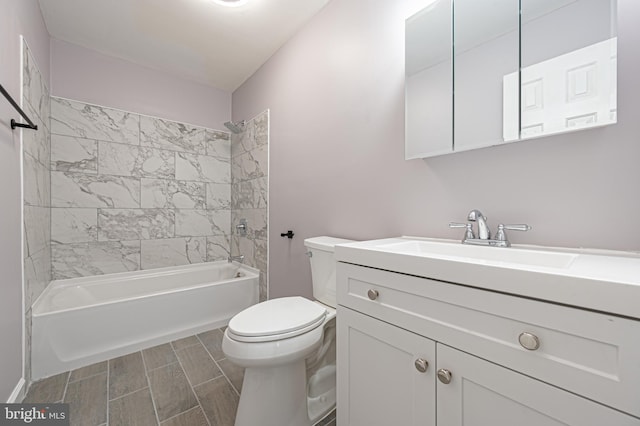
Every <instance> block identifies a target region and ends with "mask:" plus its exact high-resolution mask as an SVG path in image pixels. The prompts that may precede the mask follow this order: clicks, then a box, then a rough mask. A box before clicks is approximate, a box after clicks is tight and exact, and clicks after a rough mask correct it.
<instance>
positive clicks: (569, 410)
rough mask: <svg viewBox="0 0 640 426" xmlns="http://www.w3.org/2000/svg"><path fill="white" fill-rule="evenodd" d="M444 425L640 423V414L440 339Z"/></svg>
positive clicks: (441, 416) (439, 389)
mask: <svg viewBox="0 0 640 426" xmlns="http://www.w3.org/2000/svg"><path fill="white" fill-rule="evenodd" d="M438 369H445V370H448V371H450V372H451V382H450V383H449V384H444V383H442V381H440V380H438V384H437V393H438V403H437V404H438V406H437V410H438V426H462V425H464V426H487V425H491V426H514V425H517V426H560V425H574V426H603V425H616V426H631V425H634V426H638V425H640V419H637V418H635V417H631V416H628V415H626V414H622V413H620V412H619V411H616V410H613V409H611V408H608V407H606V406H604V405H600V404H598V403H596V402H593V401H590V400H587V399H584V398H581V397H579V396H576V395H574V394H572V393H569V392H567V391H564V390H562V389H559V388H556V387H554V386H551V385H547V384H546V383H543V382H540V381H538V380H535V379H532V378H530V377H528V376H524V375H522V374H520V373H516V372H514V371H512V370H509V369H506V368H504V367H501V366H499V365H496V364H493V363H491V362H488V361H485V360H483V359H480V358H477V357H474V356H472V355H469V354H466V353H464V352H460V351H458V350H455V349H452V348H450V347H448V346H444V345H441V344H438Z"/></svg>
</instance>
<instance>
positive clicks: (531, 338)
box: [518, 332, 540, 351]
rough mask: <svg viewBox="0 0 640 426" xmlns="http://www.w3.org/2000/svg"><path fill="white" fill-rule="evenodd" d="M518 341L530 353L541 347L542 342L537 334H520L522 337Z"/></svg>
mask: <svg viewBox="0 0 640 426" xmlns="http://www.w3.org/2000/svg"><path fill="white" fill-rule="evenodd" d="M518 341H519V342H520V345H521V346H522V347H523V348H525V349H527V350H530V351H535V350H536V349H538V348H539V347H540V340H539V339H538V336H536V335H535V334H531V333H526V332H525V333H520V335H519V336H518Z"/></svg>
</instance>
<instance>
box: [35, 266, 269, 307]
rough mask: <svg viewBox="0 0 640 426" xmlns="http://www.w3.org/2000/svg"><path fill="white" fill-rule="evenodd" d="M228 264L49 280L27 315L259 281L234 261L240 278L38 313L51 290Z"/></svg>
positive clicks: (257, 274)
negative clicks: (234, 282) (236, 282)
mask: <svg viewBox="0 0 640 426" xmlns="http://www.w3.org/2000/svg"><path fill="white" fill-rule="evenodd" d="M228 263H229V262H228V261H226V260H216V261H213V262H202V263H197V264H189V265H179V266H166V267H163V268H153V269H142V270H136V271H125V272H114V273H111V274H103V275H92V276H87V277H75V278H65V279H58V280H52V281H51V282H50V283H49V284H48V285H47V286H46V288H45V289H44V291H43V292H42V293H41V294H40V296H38V298H37V299H36V300H35V302H33V304H32V305H31V314H32V317H44V316H48V315H55V314H60V313H64V312H71V311H77V310H80V309H86V308H91V307H95V306H102V305H110V304H113V303H121V302H123V301H126V300H138V299H144V298H148V297H151V296H157V295H162V294H168V293H172V292H175V291H176V290H179V291H188V290H194V289H198V288H202V287H205V286H210V285H223V284H228V283H231V282H233V281H237V280H239V279H242V278H246V279H253V278H257V279H259V278H260V271H259V270H258V269H256V268H253V267H251V266H248V265H245V264H242V263H239V262H236V261H234V262H232V263H231V264H233V265H235V266H238V270H239V271H243V272H246V273H247V274H246V275H245V276H244V277H239V278H230V279H225V280H219V281H207V282H202V283H197V284H192V285H188V286H184V287H179V288H177V289H176V288H173V289H169V290H160V291H154V292H149V293H145V294H142V295H137V296H128V297H120V298H116V299H113V300H108V301H100V302H96V303H90V304H83V305H80V306H74V307H71V308H64V309H56V310H48V311H45V312H41V310H42V309H44V308H43V307H42V305H44V300H45V299H46V298H47V297H48V296H49V294H50V293H51V292H52V291H54V289H59V288H66V287H74V286H77V285H79V284H83V285H100V284H104V283H106V282H109V281H113V280H116V281H121V280H123V279H128V278H132V277H133V278H134V279H141V278H143V277H145V278H153V277H167V276H171V275H179V274H180V273H184V272H185V271H194V270H202V269H204V270H206V269H215V267H217V266H220V265H226V264H228Z"/></svg>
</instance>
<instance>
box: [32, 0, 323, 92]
mask: <svg viewBox="0 0 640 426" xmlns="http://www.w3.org/2000/svg"><path fill="white" fill-rule="evenodd" d="M329 1H330V0H303V1H301V0H249V1H248V3H247V4H245V5H243V6H239V7H225V6H221V5H218V4H216V3H214V2H213V1H212V0H106V1H105V0H39V2H40V9H41V10H42V15H43V17H44V20H45V23H46V25H47V29H48V30H49V34H50V35H51V37H53V38H55V39H59V40H63V41H66V42H69V43H73V44H78V45H81V46H83V47H86V48H89V49H92V50H96V51H98V52H101V53H104V54H106V55H109V56H114V57H117V58H121V59H125V60H128V61H131V62H134V63H137V64H139V65H143V66H146V67H149V68H153V69H156V70H160V71H164V72H167V73H171V74H174V75H177V76H180V77H182V78H185V79H188V80H192V81H196V82H198V83H202V84H206V85H208V86H213V87H216V88H219V89H223V90H228V91H233V90H235V89H236V88H238V86H240V85H241V84H242V83H243V82H244V81H245V80H246V79H247V78H249V77H250V76H251V75H252V74H253V73H254V72H255V71H256V70H257V69H258V68H260V66H261V65H262V64H263V63H265V62H266V61H267V59H269V57H270V56H271V55H273V54H274V53H275V52H276V51H277V50H278V48H280V47H281V46H282V45H283V44H284V43H285V42H286V41H287V40H288V39H289V38H290V37H292V36H293V35H294V34H295V33H296V32H297V31H298V30H299V29H300V28H301V27H302V26H303V25H304V24H305V23H306V22H307V21H308V20H309V19H310V18H311V17H312V16H314V15H315V14H316V13H318V12H319V11H320V10H321V9H322V8H323V7H324V6H325V5H326V4H327V3H329Z"/></svg>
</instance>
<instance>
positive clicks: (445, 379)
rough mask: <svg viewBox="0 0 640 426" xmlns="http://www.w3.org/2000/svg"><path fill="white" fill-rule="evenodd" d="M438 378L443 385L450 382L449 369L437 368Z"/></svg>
mask: <svg viewBox="0 0 640 426" xmlns="http://www.w3.org/2000/svg"><path fill="white" fill-rule="evenodd" d="M438 379H439V380H440V381H441V382H442V383H444V384H445V385H448V384H449V383H451V371H449V370H445V369H444V368H441V369H440V370H438Z"/></svg>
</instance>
